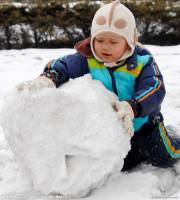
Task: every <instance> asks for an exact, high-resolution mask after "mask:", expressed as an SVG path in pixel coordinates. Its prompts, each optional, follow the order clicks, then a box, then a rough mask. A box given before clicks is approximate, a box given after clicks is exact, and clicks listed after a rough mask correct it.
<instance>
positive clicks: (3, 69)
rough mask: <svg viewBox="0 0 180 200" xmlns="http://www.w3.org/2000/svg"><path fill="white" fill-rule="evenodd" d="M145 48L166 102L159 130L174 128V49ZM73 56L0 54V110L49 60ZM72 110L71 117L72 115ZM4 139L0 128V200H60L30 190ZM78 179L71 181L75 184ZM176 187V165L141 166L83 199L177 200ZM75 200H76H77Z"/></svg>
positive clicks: (179, 102)
mask: <svg viewBox="0 0 180 200" xmlns="http://www.w3.org/2000/svg"><path fill="white" fill-rule="evenodd" d="M146 48H148V49H149V50H150V51H151V53H152V54H153V56H154V57H155V60H156V62H157V64H158V66H159V68H160V70H161V72H162V74H163V76H164V82H165V86H166V97H165V99H164V101H163V103H162V113H163V115H164V120H165V125H168V127H169V125H170V127H173V128H178V129H179V127H180V64H179V63H180V45H177V46H169V47H160V46H152V45H146ZM73 52H74V50H73V49H24V50H2V51H0V109H1V107H2V101H3V99H4V96H6V95H7V94H8V93H10V91H11V90H12V89H13V88H14V86H15V85H16V84H17V83H19V82H21V81H26V80H30V79H33V78H35V77H37V76H38V75H39V74H40V73H42V70H43V68H44V66H45V64H46V63H48V61H49V60H51V59H54V58H58V57H59V56H63V55H67V54H70V53H73ZM81 96H83V94H81ZM56 103H57V102H56ZM14 106H16V105H14ZM73 110H74V108H73ZM73 110H72V113H74V112H73ZM15 117H16V115H14V118H15ZM10 123H11V122H10V121H9V124H10ZM178 129H177V130H178ZM177 133H180V131H178V132H177ZM4 135H5V134H4V131H3V130H2V128H1V126H0V200H62V199H63V197H61V196H52V195H51V196H49V195H48V196H47V195H42V194H41V193H38V192H33V191H32V190H31V187H32V182H31V181H29V179H27V174H25V173H23V171H22V170H21V168H20V166H19V164H18V163H17V161H16V158H15V156H14V154H13V153H12V152H11V148H10V146H9V144H8V142H7V140H6V139H5V137H4ZM83 175H84V174H82V176H81V177H80V179H79V180H77V184H78V182H79V181H81V179H82V177H83ZM179 188H180V162H177V164H176V165H175V166H174V167H173V168H169V169H161V168H157V167H153V166H151V165H150V164H148V165H147V164H145V163H143V164H141V165H140V166H138V167H137V168H135V169H134V170H132V171H131V172H129V173H118V174H117V175H114V176H113V177H111V178H110V179H109V180H108V182H106V183H105V184H104V185H103V186H102V187H99V188H98V189H95V190H93V191H92V192H91V193H90V194H89V196H88V197H86V198H83V200H120V199H123V200H132V199H133V200H136V199H137V200H147V199H149V200H150V199H151V200H152V199H156V200H159V199H180V189H179ZM65 199H66V200H69V199H71V198H65ZM76 200H82V198H78V199H76Z"/></svg>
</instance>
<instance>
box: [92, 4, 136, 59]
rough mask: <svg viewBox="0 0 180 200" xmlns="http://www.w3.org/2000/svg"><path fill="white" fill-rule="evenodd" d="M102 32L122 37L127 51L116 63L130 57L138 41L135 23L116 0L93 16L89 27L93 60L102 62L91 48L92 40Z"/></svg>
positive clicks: (132, 16)
mask: <svg viewBox="0 0 180 200" xmlns="http://www.w3.org/2000/svg"><path fill="white" fill-rule="evenodd" d="M103 32H112V33H116V34H118V35H120V36H122V37H124V38H125V39H126V41H127V44H128V45H129V47H130V48H129V49H127V51H126V52H125V54H124V55H123V56H122V57H121V58H120V59H119V60H117V61H116V62H119V61H122V60H125V59H126V58H128V57H130V56H131V55H132V54H133V52H134V49H135V45H136V43H137V40H138V33H137V28H136V21H135V18H134V15H133V14H132V12H131V11H130V10H129V9H128V8H127V7H125V6H124V5H123V4H121V3H120V2H119V1H118V0H116V1H114V2H112V3H109V4H105V5H104V6H102V7H101V8H100V9H99V10H98V11H97V12H96V13H95V15H94V18H93V21H92V26H91V50H92V53H93V55H94V56H95V58H96V59H97V60H98V61H100V62H103V61H102V60H101V59H100V58H98V56H97V55H96V53H95V51H94V47H93V41H94V38H95V37H96V36H97V35H98V34H99V33H103Z"/></svg>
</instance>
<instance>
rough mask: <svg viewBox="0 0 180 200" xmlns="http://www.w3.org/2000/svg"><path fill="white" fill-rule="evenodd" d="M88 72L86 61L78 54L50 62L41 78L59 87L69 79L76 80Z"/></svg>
mask: <svg viewBox="0 0 180 200" xmlns="http://www.w3.org/2000/svg"><path fill="white" fill-rule="evenodd" d="M88 72H89V69H88V64H87V59H86V57H85V56H82V55H81V54H79V53H74V54H70V55H67V56H64V57H61V58H58V59H55V60H51V61H50V62H49V63H48V64H47V65H46V66H45V69H44V72H43V73H42V74H41V76H46V77H48V78H50V79H51V80H52V81H53V82H54V83H55V85H56V87H59V86H60V85H62V84H63V83H64V82H67V81H68V80H69V79H70V78H77V77H80V76H83V75H84V74H87V73H88Z"/></svg>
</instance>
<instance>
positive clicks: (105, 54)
mask: <svg viewBox="0 0 180 200" xmlns="http://www.w3.org/2000/svg"><path fill="white" fill-rule="evenodd" d="M102 55H103V56H105V57H109V56H111V54H109V53H102Z"/></svg>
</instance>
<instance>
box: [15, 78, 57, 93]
mask: <svg viewBox="0 0 180 200" xmlns="http://www.w3.org/2000/svg"><path fill="white" fill-rule="evenodd" d="M53 87H55V84H54V83H53V81H52V80H51V79H49V78H47V77H44V76H39V77H37V78H36V79H34V80H30V81H26V82H23V83H19V84H18V85H17V86H16V89H17V90H19V91H24V90H39V89H42V88H53Z"/></svg>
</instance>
